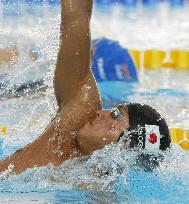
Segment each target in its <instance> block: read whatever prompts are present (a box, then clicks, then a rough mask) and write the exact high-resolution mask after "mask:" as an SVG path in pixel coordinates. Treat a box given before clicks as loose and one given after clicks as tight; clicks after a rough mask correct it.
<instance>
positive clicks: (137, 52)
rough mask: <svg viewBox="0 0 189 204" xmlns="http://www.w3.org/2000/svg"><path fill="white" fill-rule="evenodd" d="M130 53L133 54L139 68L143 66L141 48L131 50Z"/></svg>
mask: <svg viewBox="0 0 189 204" xmlns="http://www.w3.org/2000/svg"><path fill="white" fill-rule="evenodd" d="M129 53H130V54H131V57H132V59H133V61H134V63H135V65H136V67H137V68H138V69H139V68H140V66H141V52H140V50H132V49H131V50H129Z"/></svg>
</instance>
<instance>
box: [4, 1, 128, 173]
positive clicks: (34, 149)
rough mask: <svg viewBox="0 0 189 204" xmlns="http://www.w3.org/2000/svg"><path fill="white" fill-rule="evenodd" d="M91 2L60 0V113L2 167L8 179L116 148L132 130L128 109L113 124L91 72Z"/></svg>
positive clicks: (57, 76)
mask: <svg viewBox="0 0 189 204" xmlns="http://www.w3.org/2000/svg"><path fill="white" fill-rule="evenodd" d="M92 3H93V1H92V0H61V5H62V8H63V9H62V12H61V25H60V49H59V52H58V56H57V63H56V69H55V76H54V89H55V97H56V99H57V104H58V107H59V110H58V112H57V115H56V117H55V118H54V119H52V121H51V123H50V124H49V125H48V127H47V128H46V129H45V130H44V132H43V133H42V134H41V135H40V136H39V138H38V139H37V140H35V141H34V142H32V143H31V144H28V145H27V146H26V147H24V148H22V149H21V150H19V151H17V152H15V153H14V154H12V155H10V156H8V157H6V158H5V159H4V160H2V161H0V172H3V175H5V177H6V176H7V175H8V174H7V169H8V166H9V165H10V164H12V165H13V168H12V172H14V173H17V174H18V173H21V172H23V171H24V170H26V169H28V168H33V167H41V166H46V165H48V164H53V165H54V166H58V165H60V164H61V163H62V162H63V161H65V160H67V159H70V158H73V157H77V156H82V155H86V154H91V153H92V152H93V151H95V150H97V149H101V148H103V147H104V146H105V145H107V144H110V143H112V142H116V141H117V139H118V137H119V135H120V134H121V132H123V130H124V129H125V128H127V127H128V126H129V125H128V124H129V119H128V110H127V108H126V107H125V108H121V107H119V108H120V110H121V112H122V117H119V118H117V119H114V118H112V115H111V111H110V110H102V105H101V99H100V95H99V91H98V88H97V85H96V81H95V78H94V76H93V73H92V70H91V49H92V48H91V36H90V19H91V12H92Z"/></svg>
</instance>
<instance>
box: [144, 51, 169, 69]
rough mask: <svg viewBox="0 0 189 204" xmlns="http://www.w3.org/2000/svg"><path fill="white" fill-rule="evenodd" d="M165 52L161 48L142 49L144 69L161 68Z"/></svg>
mask: <svg viewBox="0 0 189 204" xmlns="http://www.w3.org/2000/svg"><path fill="white" fill-rule="evenodd" d="M165 56H166V53H165V51H163V50H146V51H144V67H145V68H146V69H151V68H161V67H162V66H163V65H162V64H163V60H164V59H165Z"/></svg>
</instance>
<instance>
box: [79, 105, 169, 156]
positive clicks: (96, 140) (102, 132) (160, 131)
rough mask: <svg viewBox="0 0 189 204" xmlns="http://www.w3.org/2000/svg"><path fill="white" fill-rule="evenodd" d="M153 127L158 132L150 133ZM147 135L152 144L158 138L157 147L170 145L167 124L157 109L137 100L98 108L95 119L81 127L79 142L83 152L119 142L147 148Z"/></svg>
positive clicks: (161, 147)
mask: <svg viewBox="0 0 189 204" xmlns="http://www.w3.org/2000/svg"><path fill="white" fill-rule="evenodd" d="M154 130H155V132H154V133H155V134H157V135H154V134H151V133H152V132H153V131H154ZM147 134H148V135H149V134H151V136H152V140H153V141H152V143H154V141H155V140H156V139H157V142H158V141H159V143H158V144H159V146H158V149H160V150H166V149H167V148H168V147H169V146H170V136H169V130H168V126H167V124H166V122H165V120H164V119H163V118H162V116H161V115H160V114H159V113H158V112H157V111H156V110H154V109H153V108H151V107H150V106H148V105H141V104H138V103H132V104H121V105H118V106H117V107H116V108H113V109H111V110H99V111H97V114H96V118H95V119H94V120H93V121H90V122H88V123H87V124H85V125H84V126H83V127H82V128H81V129H80V131H79V136H78V145H79V146H80V149H81V151H82V152H83V153H84V154H90V153H91V152H92V151H94V150H97V149H101V148H103V147H104V146H105V145H107V144H110V143H116V142H120V141H121V143H123V144H124V146H125V147H126V148H129V147H130V148H146V147H147V143H146V137H147ZM156 136H157V138H156ZM158 139H159V140H158ZM155 146H156V147H157V145H155Z"/></svg>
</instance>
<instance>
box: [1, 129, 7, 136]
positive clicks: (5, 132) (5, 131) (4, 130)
mask: <svg viewBox="0 0 189 204" xmlns="http://www.w3.org/2000/svg"><path fill="white" fill-rule="evenodd" d="M0 133H3V134H4V135H5V134H7V128H6V127H2V128H0Z"/></svg>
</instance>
